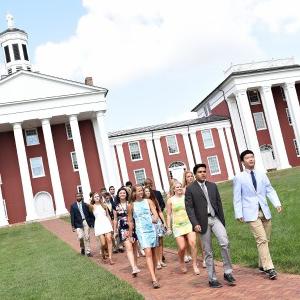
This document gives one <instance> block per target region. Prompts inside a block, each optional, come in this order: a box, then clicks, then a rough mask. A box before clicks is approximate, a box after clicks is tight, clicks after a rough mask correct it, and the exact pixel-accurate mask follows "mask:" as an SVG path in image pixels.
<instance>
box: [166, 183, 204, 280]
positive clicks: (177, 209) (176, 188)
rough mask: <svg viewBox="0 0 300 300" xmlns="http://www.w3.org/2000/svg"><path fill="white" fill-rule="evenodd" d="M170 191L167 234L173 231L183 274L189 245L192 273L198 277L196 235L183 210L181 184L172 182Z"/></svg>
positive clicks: (185, 269)
mask: <svg viewBox="0 0 300 300" xmlns="http://www.w3.org/2000/svg"><path fill="white" fill-rule="evenodd" d="M172 190H173V192H174V196H172V197H170V198H169V199H168V202H167V226H168V234H170V233H171V232H172V231H173V235H174V237H175V239H176V243H177V247H178V257H179V263H180V268H181V271H182V272H183V273H186V272H187V268H186V266H185V263H184V253H185V249H186V247H187V245H188V244H189V245H190V247H191V254H192V261H193V269H194V273H195V275H199V274H200V272H199V269H198V266H197V248H196V233H195V232H194V231H193V228H192V224H191V222H190V220H189V217H188V215H187V213H186V210H185V202H184V193H183V189H182V184H181V183H180V182H178V181H177V182H174V184H173V186H172ZM171 221H172V229H171Z"/></svg>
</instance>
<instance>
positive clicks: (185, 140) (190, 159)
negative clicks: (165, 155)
mask: <svg viewBox="0 0 300 300" xmlns="http://www.w3.org/2000/svg"><path fill="white" fill-rule="evenodd" d="M182 136H183V143H184V148H185V152H186V156H187V159H188V162H189V170H190V171H192V170H193V168H194V166H195V161H194V157H193V152H192V148H191V143H190V139H189V133H188V132H184V133H183V134H182Z"/></svg>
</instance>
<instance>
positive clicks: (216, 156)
mask: <svg viewBox="0 0 300 300" xmlns="http://www.w3.org/2000/svg"><path fill="white" fill-rule="evenodd" d="M211 157H215V158H216V159H217V164H218V168H219V172H216V173H212V172H211V168H210V163H209V158H211ZM207 164H208V167H209V172H210V175H212V176H213V175H218V174H221V168H220V163H219V158H218V155H211V156H207Z"/></svg>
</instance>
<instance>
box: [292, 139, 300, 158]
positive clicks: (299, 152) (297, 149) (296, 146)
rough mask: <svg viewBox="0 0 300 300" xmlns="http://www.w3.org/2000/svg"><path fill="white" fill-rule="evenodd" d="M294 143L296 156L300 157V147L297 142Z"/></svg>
mask: <svg viewBox="0 0 300 300" xmlns="http://www.w3.org/2000/svg"><path fill="white" fill-rule="evenodd" d="M293 142H294V146H295V151H296V154H297V156H298V157H299V156H300V151H299V147H298V144H297V140H296V139H294V140H293Z"/></svg>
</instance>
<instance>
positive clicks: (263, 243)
mask: <svg viewBox="0 0 300 300" xmlns="http://www.w3.org/2000/svg"><path fill="white" fill-rule="evenodd" d="M240 158H241V162H242V163H243V165H244V166H245V170H244V171H243V172H241V173H240V174H238V175H236V176H235V178H234V179H233V205H234V211H235V218H236V219H238V220H239V221H241V222H246V223H248V224H249V227H250V230H251V232H252V234H253V236H254V238H255V240H256V245H257V249H258V256H259V270H260V271H262V272H265V273H266V274H267V275H268V277H269V278H270V279H275V278H276V277H277V273H276V271H275V269H274V265H273V262H272V258H271V255H270V251H269V241H270V236H271V227H272V225H271V212H270V209H269V206H268V202H267V199H266V197H268V199H269V200H270V201H271V203H272V204H273V205H274V207H275V208H276V209H277V211H278V212H279V213H280V212H281V210H282V207H281V203H280V200H279V198H278V195H277V193H276V191H275V190H274V189H273V187H272V186H271V183H270V181H269V179H268V177H267V176H266V174H265V173H263V172H260V171H258V170H256V169H254V167H255V158H254V154H253V152H252V151H251V150H245V151H244V152H242V153H241V155H240Z"/></svg>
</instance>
